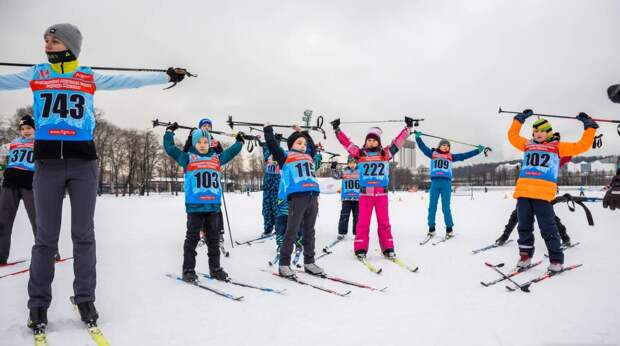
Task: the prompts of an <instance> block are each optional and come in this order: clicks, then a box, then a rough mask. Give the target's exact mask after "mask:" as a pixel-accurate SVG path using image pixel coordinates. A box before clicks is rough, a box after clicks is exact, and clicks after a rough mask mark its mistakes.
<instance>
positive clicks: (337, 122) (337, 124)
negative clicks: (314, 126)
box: [330, 119, 340, 131]
mask: <svg viewBox="0 0 620 346" xmlns="http://www.w3.org/2000/svg"><path fill="white" fill-rule="evenodd" d="M330 124H332V127H333V128H334V131H338V130H340V119H336V120H334V121H332V122H330Z"/></svg>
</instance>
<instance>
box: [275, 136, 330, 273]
mask: <svg viewBox="0 0 620 346" xmlns="http://www.w3.org/2000/svg"><path fill="white" fill-rule="evenodd" d="M293 129H294V130H295V132H293V133H292V134H291V135H290V136H289V137H288V140H287V143H286V144H287V146H288V149H289V151H288V152H285V151H284V150H282V148H281V147H280V143H279V141H278V140H277V139H276V137H275V135H274V133H273V127H271V126H269V125H265V128H264V131H265V141H266V142H267V145H268V146H269V151H270V152H271V154H272V155H273V158H274V159H275V160H276V162H278V165H279V166H280V169H281V175H282V176H281V178H280V179H281V180H280V184H281V186H282V198H285V199H286V202H287V209H288V217H287V223H286V231H285V233H284V239H283V240H282V245H281V246H280V262H279V266H278V272H279V274H280V275H281V276H283V277H286V278H294V277H295V276H296V275H295V272H294V271H293V270H292V269H291V267H290V264H291V254H292V252H293V244H294V243H295V239H296V238H297V236H298V231H299V229H300V228H302V245H303V251H304V270H305V271H306V272H307V273H309V274H312V275H323V274H324V271H323V269H322V268H321V267H319V266H317V265H316V264H315V263H314V247H315V244H314V240H315V239H314V232H315V231H314V224H315V222H316V217H317V215H318V212H319V204H318V196H319V192H320V190H319V183H318V181H317V180H316V175H315V162H314V159H313V157H314V156H315V154H316V147H315V145H314V141H313V140H312V137H310V135H309V134H308V132H307V131H302V130H301V128H299V126H294V127H293ZM308 149H310V153H307V150H308Z"/></svg>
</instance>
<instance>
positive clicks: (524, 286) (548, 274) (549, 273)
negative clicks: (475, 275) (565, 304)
mask: <svg viewBox="0 0 620 346" xmlns="http://www.w3.org/2000/svg"><path fill="white" fill-rule="evenodd" d="M540 263H542V261H538V262H535V263H532V264H531V265H530V266H528V267H526V268H523V269H520V270H519V269H516V270H515V271H513V272H512V273H510V274H505V273H504V272H502V271H501V270H499V269H498V268H501V267H503V266H504V264H503V263H500V264H495V265H494V264H491V263H486V262H485V263H484V264H485V265H486V266H487V267H489V268H491V269H493V270H495V271H496V272H497V273H498V274H500V275H501V276H502V278H501V279H500V280H496V281H497V282H501V281H503V280H508V281H510V282H511V283H512V284H513V285H514V286H515V287H510V286H508V285H506V289H507V290H508V291H510V292H514V291H516V290H517V289H520V290H521V291H522V292H528V293H529V292H530V286H531V285H533V284H535V283H537V282H541V281H543V280H547V279H550V278H552V277H554V276H557V275H559V274H561V273H564V272H567V271H570V270H573V269H575V268H579V267H581V266H583V264H573V265H570V266H567V267H564V268H563V269H562V270H560V271H558V272H552V271H547V272H546V273H545V274H543V275H541V276H539V277H536V278H534V279H531V280H529V281H527V282H525V283H522V284H519V283H518V282H516V281H514V280H513V279H512V277H514V276H515V275H518V274H520V273H523V272H525V271H527V270H529V269H531V268H533V267H535V266H537V265H539V264H540ZM497 282H494V283H497ZM480 283H481V284H482V285H484V286H485V287H488V286H490V285H489V284H490V283H486V284H485V283H482V282H480ZM494 283H493V284H494Z"/></svg>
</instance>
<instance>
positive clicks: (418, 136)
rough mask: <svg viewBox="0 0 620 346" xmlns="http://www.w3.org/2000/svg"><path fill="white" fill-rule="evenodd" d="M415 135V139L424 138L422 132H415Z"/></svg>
mask: <svg viewBox="0 0 620 346" xmlns="http://www.w3.org/2000/svg"><path fill="white" fill-rule="evenodd" d="M413 133H415V138H420V137H422V132H420V131H413Z"/></svg>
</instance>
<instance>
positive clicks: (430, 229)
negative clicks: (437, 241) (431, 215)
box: [427, 226, 435, 237]
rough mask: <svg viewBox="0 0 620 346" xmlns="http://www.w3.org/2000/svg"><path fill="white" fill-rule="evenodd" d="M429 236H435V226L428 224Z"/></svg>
mask: <svg viewBox="0 0 620 346" xmlns="http://www.w3.org/2000/svg"><path fill="white" fill-rule="evenodd" d="M427 236H429V237H434V236H435V226H428V234H427Z"/></svg>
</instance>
